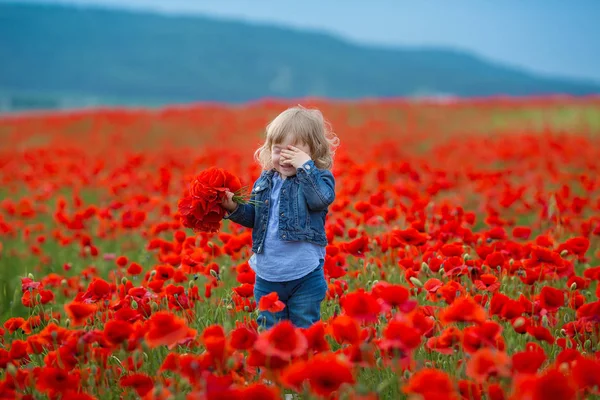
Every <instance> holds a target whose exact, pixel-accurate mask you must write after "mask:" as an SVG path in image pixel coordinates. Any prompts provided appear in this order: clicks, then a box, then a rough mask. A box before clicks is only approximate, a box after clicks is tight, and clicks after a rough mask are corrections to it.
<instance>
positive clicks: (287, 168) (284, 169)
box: [271, 135, 311, 178]
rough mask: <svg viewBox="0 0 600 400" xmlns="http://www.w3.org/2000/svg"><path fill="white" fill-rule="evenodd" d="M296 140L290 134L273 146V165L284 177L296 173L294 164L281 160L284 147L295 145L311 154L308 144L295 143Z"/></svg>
mask: <svg viewBox="0 0 600 400" xmlns="http://www.w3.org/2000/svg"><path fill="white" fill-rule="evenodd" d="M295 142H296V138H294V137H293V135H289V136H288V137H287V138H285V140H284V141H283V142H281V143H277V144H274V145H273V146H272V147H271V160H272V161H273V167H274V168H275V170H276V171H277V172H279V174H280V175H281V176H282V177H286V178H287V177H289V176H294V175H296V168H294V166H292V165H283V164H281V162H282V160H281V150H283V149H287V147H288V146H289V145H291V146H295V147H297V148H298V149H300V150H302V151H303V152H305V153H306V154H308V155H309V156H310V155H311V154H310V148H309V147H308V145H307V144H305V143H295Z"/></svg>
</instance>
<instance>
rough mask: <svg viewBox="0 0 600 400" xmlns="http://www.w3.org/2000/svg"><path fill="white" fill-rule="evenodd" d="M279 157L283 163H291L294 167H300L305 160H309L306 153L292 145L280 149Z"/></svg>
mask: <svg viewBox="0 0 600 400" xmlns="http://www.w3.org/2000/svg"><path fill="white" fill-rule="evenodd" d="M281 159H282V160H283V163H284V164H288V165H292V166H293V167H294V168H300V167H301V166H302V165H304V163H305V162H307V161H309V160H311V158H310V156H309V155H308V154H306V153H305V152H303V151H302V150H300V149H299V148H297V147H294V146H288V148H287V149H284V150H281Z"/></svg>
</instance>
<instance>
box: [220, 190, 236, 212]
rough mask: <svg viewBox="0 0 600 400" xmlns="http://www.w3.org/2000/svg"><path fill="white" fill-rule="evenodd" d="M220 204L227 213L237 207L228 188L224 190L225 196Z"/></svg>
mask: <svg viewBox="0 0 600 400" xmlns="http://www.w3.org/2000/svg"><path fill="white" fill-rule="evenodd" d="M221 206H222V207H223V208H224V209H226V210H227V211H228V212H229V213H232V212H234V211H235V210H237V208H238V204H237V203H236V202H235V201H233V193H231V192H230V191H229V190H228V191H226V192H225V198H224V199H223V201H222V202H221Z"/></svg>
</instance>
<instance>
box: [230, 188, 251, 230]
mask: <svg viewBox="0 0 600 400" xmlns="http://www.w3.org/2000/svg"><path fill="white" fill-rule="evenodd" d="M226 194H227V198H226V199H224V200H223V203H222V206H223V208H224V209H225V210H226V211H227V214H226V215H225V217H224V218H225V219H230V220H232V221H233V222H235V223H238V224H240V225H242V226H245V227H246V228H254V213H255V210H254V204H251V203H248V204H237V203H235V202H234V201H233V193H231V192H227V193H226Z"/></svg>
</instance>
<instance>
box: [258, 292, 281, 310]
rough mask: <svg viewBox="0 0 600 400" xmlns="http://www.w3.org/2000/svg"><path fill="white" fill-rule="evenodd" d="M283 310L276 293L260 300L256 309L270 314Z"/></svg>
mask: <svg viewBox="0 0 600 400" xmlns="http://www.w3.org/2000/svg"><path fill="white" fill-rule="evenodd" d="M284 308H285V303H284V302H282V301H281V300H279V295H278V294H277V292H271V293H269V294H266V295H264V296H262V297H261V298H260V301H259V302H258V309H259V310H260V311H268V312H271V313H277V312H279V311H281V310H283V309H284Z"/></svg>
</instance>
